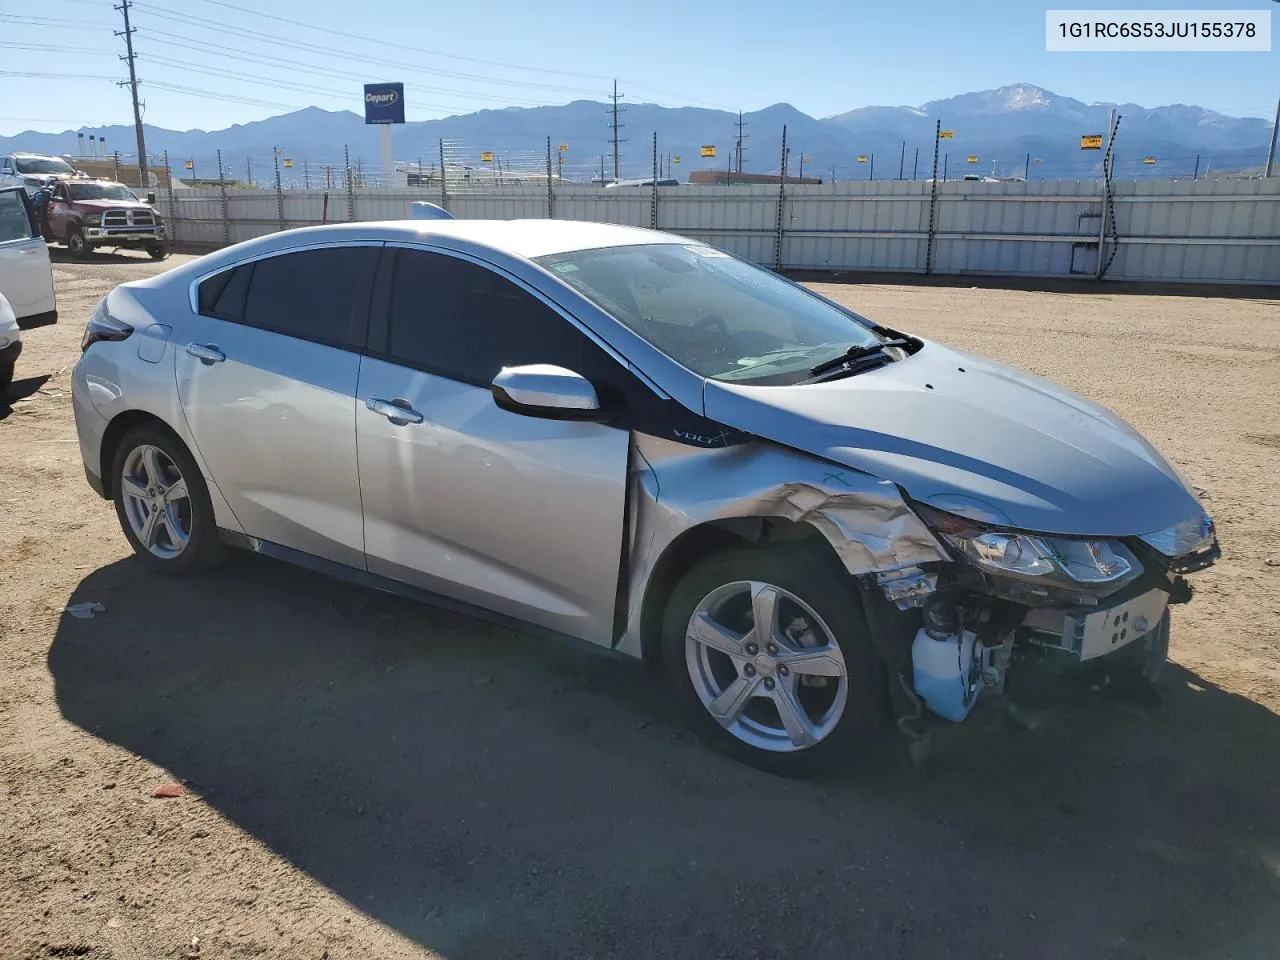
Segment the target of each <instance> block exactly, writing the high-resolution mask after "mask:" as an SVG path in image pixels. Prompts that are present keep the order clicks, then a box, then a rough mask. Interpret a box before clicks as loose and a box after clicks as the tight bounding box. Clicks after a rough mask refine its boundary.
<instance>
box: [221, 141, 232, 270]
mask: <svg viewBox="0 0 1280 960" xmlns="http://www.w3.org/2000/svg"><path fill="white" fill-rule="evenodd" d="M218 191H219V192H220V193H221V194H222V242H223V243H224V244H226V245H227V246H230V245H231V214H230V212H229V210H228V209H227V178H226V175H225V174H224V173H223V172H222V151H221V150H219V151H218Z"/></svg>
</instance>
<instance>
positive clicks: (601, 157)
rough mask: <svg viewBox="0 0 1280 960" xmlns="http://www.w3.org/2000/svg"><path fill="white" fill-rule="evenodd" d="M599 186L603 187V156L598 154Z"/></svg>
mask: <svg viewBox="0 0 1280 960" xmlns="http://www.w3.org/2000/svg"><path fill="white" fill-rule="evenodd" d="M600 186H602V187H603V186H604V154H603V153H602V154H600Z"/></svg>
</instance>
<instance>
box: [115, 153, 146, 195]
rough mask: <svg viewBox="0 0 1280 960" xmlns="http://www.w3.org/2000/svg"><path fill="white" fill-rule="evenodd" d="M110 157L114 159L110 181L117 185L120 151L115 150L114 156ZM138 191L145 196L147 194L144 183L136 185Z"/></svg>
mask: <svg viewBox="0 0 1280 960" xmlns="http://www.w3.org/2000/svg"><path fill="white" fill-rule="evenodd" d="M112 157H114V159H115V170H114V172H113V173H112V174H111V179H112V180H115V181H116V182H117V183H119V182H120V151H119V150H117V151H116V152H115V153H114V154H112ZM138 189H140V190H141V191H142V192H143V194H144V195H145V194H146V192H147V185H146V184H145V183H140V184H138Z"/></svg>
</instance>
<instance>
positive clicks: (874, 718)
mask: <svg viewBox="0 0 1280 960" xmlns="http://www.w3.org/2000/svg"><path fill="white" fill-rule="evenodd" d="M663 662H664V664H665V666H666V669H667V673H668V675H669V677H670V680H671V682H672V684H673V685H674V687H675V690H676V695H677V697H678V698H679V699H680V701H681V703H682V704H683V706H684V708H685V710H686V712H687V713H688V715H689V720H690V723H691V725H692V726H693V728H694V729H695V730H696V731H697V732H698V733H699V734H701V735H702V736H703V737H704V738H705V739H706V740H707V741H708V742H710V743H711V744H712V745H713V746H715V747H716V748H717V749H719V750H721V751H723V752H724V753H727V754H729V755H730V756H732V757H734V758H736V759H738V760H741V761H744V762H746V763H749V764H751V765H752V766H756V767H760V768H761V769H764V770H768V771H770V772H772V773H777V774H781V775H783V776H809V775H812V774H815V773H818V772H821V771H823V770H826V769H829V768H831V767H833V766H836V765H837V764H840V763H843V762H848V761H850V760H853V759H855V758H856V756H857V754H858V752H859V749H860V748H861V747H862V746H864V745H865V744H866V742H867V740H868V739H869V735H870V734H872V733H873V732H875V730H876V729H877V728H878V726H879V724H880V719H881V717H882V715H883V713H882V705H883V703H884V691H883V681H882V679H881V676H882V675H881V671H880V670H879V669H878V664H877V661H876V658H875V654H874V652H873V650H872V647H871V642H870V638H869V636H868V633H867V627H866V621H865V618H864V617H863V615H862V610H861V606H860V604H859V602H858V598H857V588H856V586H855V585H854V584H853V583H852V582H851V581H850V580H849V578H848V577H847V576H845V575H844V574H843V571H840V570H837V569H835V568H834V565H832V564H828V563H824V562H822V560H821V559H819V558H817V557H815V556H813V555H812V554H810V553H808V552H804V551H797V550H793V549H788V548H782V547H776V548H765V549H749V550H734V551H726V552H723V553H717V554H713V555H711V556H708V557H705V558H703V559H702V560H700V561H699V562H698V563H697V564H695V565H694V567H693V568H692V569H691V570H690V571H689V572H688V573H687V574H686V575H685V577H684V578H683V579H682V580H681V582H680V583H679V584H678V585H677V587H676V589H675V590H674V591H673V592H672V595H671V599H670V601H669V603H668V606H667V611H666V616H665V619H664V622H663Z"/></svg>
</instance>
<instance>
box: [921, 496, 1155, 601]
mask: <svg viewBox="0 0 1280 960" xmlns="http://www.w3.org/2000/svg"><path fill="white" fill-rule="evenodd" d="M915 508H916V510H917V511H918V512H919V513H920V517H921V519H923V520H924V522H925V523H927V524H928V525H929V526H930V527H932V528H933V529H934V530H936V531H937V532H938V533H939V534H941V535H942V537H943V539H944V540H946V542H947V543H949V544H951V546H953V547H955V548H956V550H958V551H959V552H960V553H962V554H964V556H966V557H967V558H968V559H970V560H972V561H973V562H974V563H975V564H976V565H977V566H978V567H980V568H982V569H984V570H986V571H988V572H990V573H996V574H1006V575H1012V576H1015V577H1020V578H1028V579H1040V578H1043V579H1046V580H1057V581H1059V582H1069V583H1073V584H1080V585H1095V584H1109V583H1115V582H1117V581H1120V580H1123V579H1125V578H1126V577H1128V576H1130V575H1131V574H1135V573H1136V572H1137V571H1138V570H1139V569H1140V568H1139V564H1138V561H1137V559H1136V558H1135V557H1134V556H1133V554H1131V553H1130V552H1129V551H1128V550H1126V549H1125V548H1124V546H1123V545H1122V544H1120V543H1118V542H1117V541H1114V540H1073V539H1068V538H1065V537H1048V536H1042V535H1037V534H1033V533H1022V532H1019V531H1013V530H995V529H991V528H990V527H986V526H984V525H982V524H979V523H976V522H975V521H973V520H969V519H967V518H965V517H958V516H956V515H955V514H952V513H944V512H943V511H941V510H935V509H933V508H932V507H926V506H924V505H923V504H916V505H915Z"/></svg>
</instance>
